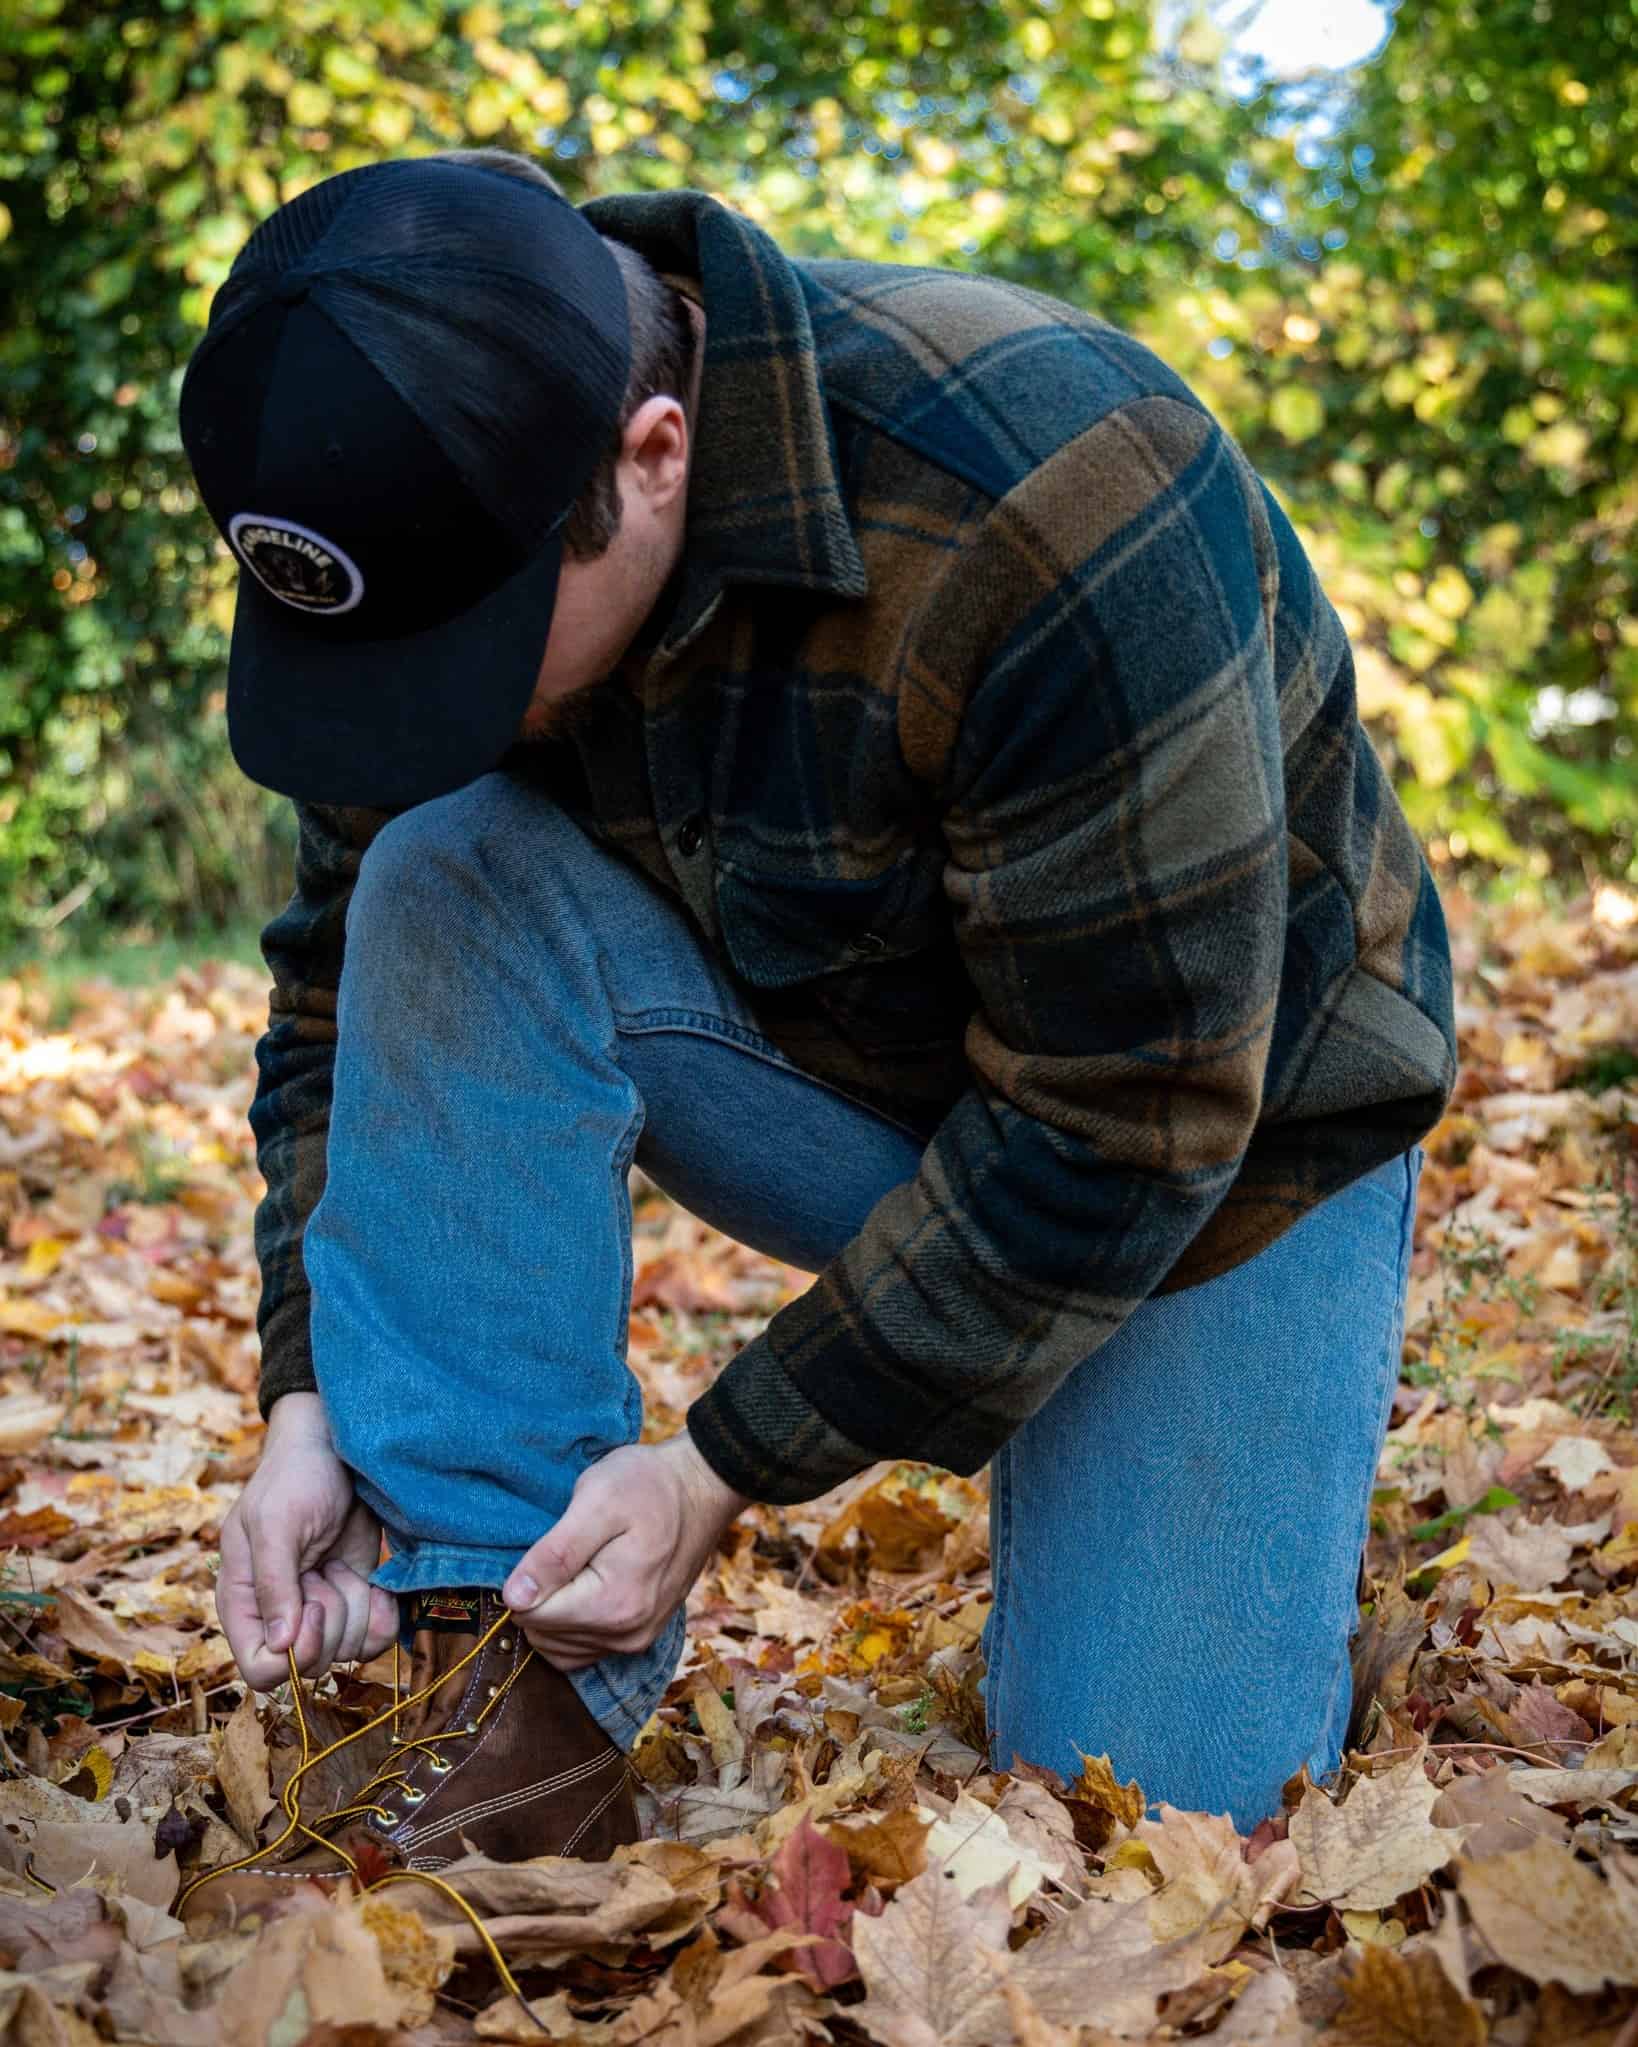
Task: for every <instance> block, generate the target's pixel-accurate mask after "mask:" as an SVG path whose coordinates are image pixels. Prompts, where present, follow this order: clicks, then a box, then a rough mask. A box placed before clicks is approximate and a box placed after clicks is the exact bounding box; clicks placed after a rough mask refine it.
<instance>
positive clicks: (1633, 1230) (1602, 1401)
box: [1570, 1138, 1638, 1422]
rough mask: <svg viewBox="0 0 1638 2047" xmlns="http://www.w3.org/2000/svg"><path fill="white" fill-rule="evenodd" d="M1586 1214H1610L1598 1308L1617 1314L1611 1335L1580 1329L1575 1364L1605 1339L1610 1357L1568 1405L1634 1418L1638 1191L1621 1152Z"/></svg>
mask: <svg viewBox="0 0 1638 2047" xmlns="http://www.w3.org/2000/svg"><path fill="white" fill-rule="evenodd" d="M1619 1142H1620V1140H1619V1138H1618V1139H1617V1143H1619ZM1587 1213H1588V1215H1589V1216H1590V1217H1591V1218H1592V1219H1593V1220H1594V1221H1601V1220H1603V1219H1605V1218H1606V1217H1607V1218H1608V1223H1609V1229H1610V1236H1611V1239H1612V1252H1611V1256H1610V1257H1609V1259H1608V1260H1607V1261H1606V1263H1605V1265H1604V1268H1603V1270H1602V1271H1601V1272H1600V1274H1599V1276H1598V1280H1597V1282H1596V1296H1595V1297H1596V1301H1597V1305H1598V1307H1599V1308H1600V1309H1602V1310H1603V1312H1604V1313H1605V1314H1606V1315H1612V1316H1613V1319H1614V1325H1615V1326H1614V1333H1613V1336H1609V1337H1607V1336H1605V1335H1603V1334H1602V1333H1600V1332H1590V1331H1578V1332H1576V1335H1575V1338H1574V1348H1573V1358H1574V1362H1576V1363H1580V1362H1582V1361H1583V1360H1584V1359H1586V1358H1588V1357H1589V1356H1592V1355H1596V1353H1597V1352H1598V1351H1599V1350H1600V1349H1602V1348H1603V1347H1604V1345H1605V1344H1606V1343H1607V1344H1608V1346H1609V1356H1608V1358H1607V1359H1606V1361H1605V1364H1604V1367H1603V1369H1602V1371H1600V1372H1599V1374H1598V1376H1597V1378H1596V1379H1594V1380H1593V1381H1592V1383H1591V1384H1590V1385H1589V1386H1586V1387H1584V1388H1578V1389H1577V1391H1576V1392H1575V1393H1573V1394H1572V1395H1571V1396H1570V1405H1571V1406H1572V1407H1573V1408H1574V1409H1575V1410H1576V1412H1577V1413H1578V1414H1583V1415H1586V1416H1587V1417H1588V1418H1589V1419H1591V1418H1592V1417H1594V1416H1601V1417H1606V1418H1608V1419H1610V1420H1612V1421H1620V1422H1630V1421H1631V1420H1632V1419H1633V1417H1634V1413H1635V1411H1638V1193H1635V1188H1634V1175H1633V1173H1632V1171H1631V1170H1630V1169H1629V1168H1628V1167H1627V1165H1626V1161H1625V1159H1624V1158H1623V1157H1622V1155H1621V1153H1620V1152H1619V1151H1617V1152H1616V1155H1615V1158H1614V1161H1613V1163H1612V1165H1611V1166H1610V1167H1609V1168H1608V1169H1607V1170H1606V1171H1604V1172H1602V1173H1600V1174H1599V1176H1598V1182H1597V1185H1596V1187H1595V1188H1594V1190H1593V1204H1592V1207H1591V1208H1590V1209H1589V1210H1588V1211H1587Z"/></svg>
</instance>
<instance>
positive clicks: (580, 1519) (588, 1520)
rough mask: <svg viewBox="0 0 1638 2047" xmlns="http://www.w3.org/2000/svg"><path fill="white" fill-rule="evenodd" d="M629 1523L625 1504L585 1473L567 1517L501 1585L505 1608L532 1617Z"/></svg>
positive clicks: (591, 1475)
mask: <svg viewBox="0 0 1638 2047" xmlns="http://www.w3.org/2000/svg"><path fill="white" fill-rule="evenodd" d="M593 1471H595V1467H593ZM630 1519H631V1509H630V1505H629V1503H628V1502H623V1501H622V1500H621V1498H620V1496H619V1494H618V1492H617V1491H616V1490H615V1489H614V1488H612V1487H610V1486H608V1485H606V1484H600V1483H598V1482H597V1481H596V1480H595V1478H594V1476H593V1473H587V1474H586V1475H585V1476H584V1477H582V1479H581V1480H580V1482H579V1484H578V1485H577V1486H576V1487H575V1490H574V1497H573V1499H571V1500H570V1502H569V1509H568V1512H567V1513H566V1514H565V1515H564V1516H563V1518H562V1519H561V1520H560V1521H559V1522H558V1523H557V1524H556V1526H555V1527H553V1528H552V1529H551V1530H550V1532H549V1533H547V1534H545V1535H543V1536H542V1537H541V1538H540V1540H539V1542H537V1543H536V1544H535V1545H534V1547H533V1548H532V1549H530V1550H528V1551H527V1552H526V1553H525V1554H524V1556H523V1558H522V1559H521V1560H520V1562H519V1563H518V1564H517V1566H516V1568H515V1569H514V1570H513V1572H512V1575H511V1576H510V1577H509V1578H508V1579H507V1581H506V1587H505V1592H504V1595H503V1596H504V1597H505V1600H506V1603H507V1605H508V1606H509V1607H511V1608H512V1609H513V1611H514V1612H515V1613H532V1612H533V1611H534V1609H535V1608H537V1607H539V1606H540V1605H541V1604H542V1603H543V1602H544V1601H545V1600H547V1599H550V1598H551V1597H552V1596H553V1595H554V1594H555V1593H558V1592H560V1591H561V1590H562V1588H563V1587H565V1586H566V1585H569V1584H572V1583H573V1582H574V1580H575V1579H577V1578H578V1577H579V1576H580V1574H581V1573H582V1572H583V1571H584V1570H585V1568H586V1566H587V1565H588V1564H589V1563H590V1562H591V1560H592V1558H593V1557H594V1556H596V1554H597V1552H598V1551H599V1550H600V1549H602V1548H603V1546H604V1545H605V1544H606V1543H608V1542H611V1541H612V1540H613V1539H614V1537H615V1536H617V1535H619V1534H620V1532H621V1531H622V1530H623V1529H624V1528H625V1527H626V1526H627V1525H628V1523H629V1521H630Z"/></svg>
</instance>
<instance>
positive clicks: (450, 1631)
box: [411, 1592, 483, 1635]
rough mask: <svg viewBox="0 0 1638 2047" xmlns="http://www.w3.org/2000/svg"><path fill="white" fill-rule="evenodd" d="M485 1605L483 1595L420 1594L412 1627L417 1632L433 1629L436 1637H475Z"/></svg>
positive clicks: (413, 1613)
mask: <svg viewBox="0 0 1638 2047" xmlns="http://www.w3.org/2000/svg"><path fill="white" fill-rule="evenodd" d="M482 1606H483V1594H482V1593H481V1592H418V1593H416V1595H415V1603H414V1607H413V1610H412V1621H411V1625H412V1626H413V1627H414V1628H415V1629H416V1631H417V1632H419V1631H420V1630H421V1629H422V1628H431V1629H432V1630H433V1631H434V1633H436V1634H444V1635H454V1634H464V1635H475V1634H476V1633H477V1632H478V1616H479V1613H480V1611H481V1610H482Z"/></svg>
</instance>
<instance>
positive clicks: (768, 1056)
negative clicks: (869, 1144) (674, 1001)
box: [614, 1009, 927, 1144]
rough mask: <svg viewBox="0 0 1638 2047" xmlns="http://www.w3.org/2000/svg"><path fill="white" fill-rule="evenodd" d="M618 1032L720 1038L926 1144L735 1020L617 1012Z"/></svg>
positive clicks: (690, 1012)
mask: <svg viewBox="0 0 1638 2047" xmlns="http://www.w3.org/2000/svg"><path fill="white" fill-rule="evenodd" d="M614 1028H615V1031H616V1033H617V1034H618V1035H619V1036H622V1037H631V1038H643V1037H659V1036H661V1035H662V1034H663V1033H664V1032H666V1031H681V1032H684V1033H687V1034H689V1035H691V1036H694V1037H702V1038H720V1039H722V1040H724V1041H725V1042H727V1043H729V1044H731V1045H734V1046H735V1047H736V1048H737V1049H738V1050H739V1051H741V1052H744V1053H746V1054H747V1055H748V1056H750V1057H751V1058H753V1059H760V1060H761V1061H762V1062H763V1064H764V1065H767V1066H773V1067H776V1068H778V1070H779V1071H780V1072H782V1073H788V1074H789V1075H791V1077H792V1078H793V1079H795V1080H800V1081H805V1082H806V1083H807V1085H808V1086H810V1087H816V1088H822V1089H824V1091H825V1092H826V1093H827V1094H831V1095H835V1096H836V1097H837V1099H838V1100H839V1101H844V1102H851V1103H852V1105H853V1106H854V1107H855V1108H856V1109H863V1110H865V1111H866V1112H867V1114H869V1115H872V1116H875V1117H878V1118H879V1119H880V1120H881V1121H882V1122H883V1123H886V1124H888V1125H890V1126H891V1127H892V1128H893V1129H894V1130H897V1131H899V1132H900V1133H901V1134H902V1135H903V1136H905V1137H908V1138H909V1139H911V1141H912V1142H913V1143H916V1144H925V1143H926V1141H927V1139H926V1135H925V1133H924V1132H922V1131H920V1130H917V1129H915V1128H913V1127H912V1125H910V1124H908V1123H905V1122H902V1121H901V1120H900V1119H899V1118H898V1117H897V1116H894V1115H891V1114H890V1113H889V1112H888V1111H887V1110H885V1109H883V1108H880V1107H878V1105H877V1104H876V1103H875V1102H867V1101H864V1100H862V1099H861V1098H860V1097H859V1096H858V1095H854V1094H849V1092H848V1091H847V1089H846V1088H843V1087H838V1086H837V1085H836V1083H835V1081H833V1080H826V1079H825V1077H824V1076H823V1075H822V1074H818V1073H810V1072H809V1071H808V1069H807V1068H806V1067H805V1066H798V1065H797V1063H796V1061H795V1060H794V1059H792V1058H791V1057H790V1055H789V1054H788V1053H786V1052H783V1051H781V1050H780V1048H779V1047H778V1046H777V1045H776V1044H774V1043H773V1041H772V1040H771V1039H770V1038H766V1037H764V1036H763V1035H762V1033H761V1032H760V1031H753V1030H750V1029H748V1028H747V1026H746V1025H744V1024H740V1023H735V1022H734V1021H733V1019H732V1018H731V1017H725V1016H718V1015H716V1014H714V1013H713V1012H712V1011H710V1010H704V1009H641V1010H635V1011H623V1010H618V1009H617V1010H616V1011H615V1012H614Z"/></svg>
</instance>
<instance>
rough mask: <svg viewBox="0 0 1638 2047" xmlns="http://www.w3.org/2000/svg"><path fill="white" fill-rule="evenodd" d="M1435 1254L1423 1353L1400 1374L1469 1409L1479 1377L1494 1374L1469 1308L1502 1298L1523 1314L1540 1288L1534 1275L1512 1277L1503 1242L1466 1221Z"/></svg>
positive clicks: (1442, 1241) (1529, 1312) (1527, 1314)
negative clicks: (1433, 1298) (1434, 1298)
mask: <svg viewBox="0 0 1638 2047" xmlns="http://www.w3.org/2000/svg"><path fill="white" fill-rule="evenodd" d="M1438 1259H1439V1298H1438V1302H1437V1304H1436V1306H1435V1308H1434V1311H1433V1314H1432V1315H1431V1317H1430V1318H1429V1321H1428V1323H1427V1325H1426V1328H1425V1330H1424V1331H1423V1332H1422V1339H1421V1340H1422V1354H1421V1355H1420V1356H1418V1357H1413V1358H1411V1359H1409V1360H1408V1361H1407V1363H1406V1364H1405V1366H1404V1368H1403V1370H1402V1371H1401V1373H1400V1376H1401V1378H1403V1379H1404V1381H1405V1383H1406V1384H1407V1385H1409V1386H1436V1387H1437V1388H1438V1389H1439V1390H1440V1392H1441V1393H1442V1394H1443V1395H1444V1398H1445V1401H1446V1403H1447V1404H1448V1405H1449V1406H1451V1407H1458V1408H1461V1409H1462V1410H1463V1411H1464V1412H1467V1413H1471V1412H1472V1411H1473V1409H1474V1408H1475V1407H1477V1405H1478V1404H1479V1401H1480V1399H1481V1397H1482V1381H1483V1380H1484V1378H1485V1377H1486V1376H1491V1377H1494V1375H1495V1368H1494V1365H1490V1366H1488V1367H1487V1363H1486V1357H1485V1347H1486V1341H1487V1339H1486V1337H1485V1336H1484V1335H1483V1334H1482V1333H1481V1332H1478V1331H1477V1330H1476V1328H1475V1326H1474V1322H1473V1318H1472V1316H1471V1315H1470V1313H1469V1310H1470V1309H1471V1308H1473V1307H1489V1306H1491V1305H1492V1304H1493V1303H1495V1302H1497V1301H1507V1302H1510V1303H1511V1304H1512V1306H1514V1307H1515V1308H1517V1309H1518V1311H1519V1314H1520V1315H1521V1316H1522V1317H1524V1318H1525V1319H1528V1318H1529V1317H1530V1316H1532V1315H1533V1314H1534V1313H1535V1312H1536V1309H1537V1307H1538V1306H1539V1305H1540V1300H1541V1289H1540V1287H1539V1286H1538V1285H1537V1284H1536V1282H1535V1281H1534V1280H1533V1279H1518V1278H1515V1277H1514V1275H1513V1274H1512V1273H1510V1272H1509V1271H1508V1270H1507V1255H1506V1252H1505V1251H1504V1250H1503V1248H1502V1246H1501V1245H1500V1244H1499V1243H1497V1241H1496V1239H1495V1238H1494V1237H1492V1236H1489V1235H1488V1234H1487V1233H1486V1232H1485V1231H1483V1230H1481V1229H1478V1228H1476V1227H1475V1226H1473V1225H1471V1224H1468V1225H1463V1226H1461V1227H1458V1228H1456V1229H1450V1230H1447V1231H1446V1232H1445V1234H1444V1236H1443V1237H1442V1238H1441V1239H1440V1242H1439V1246H1438Z"/></svg>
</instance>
